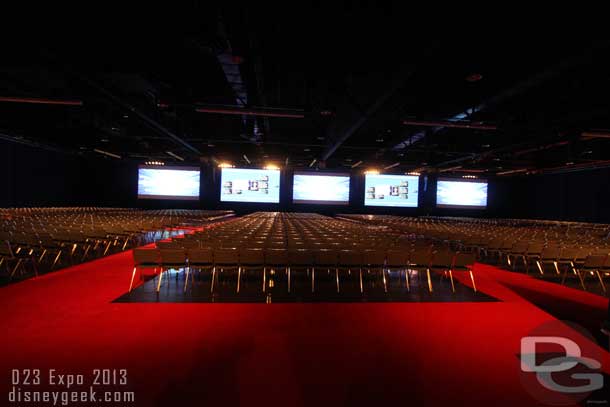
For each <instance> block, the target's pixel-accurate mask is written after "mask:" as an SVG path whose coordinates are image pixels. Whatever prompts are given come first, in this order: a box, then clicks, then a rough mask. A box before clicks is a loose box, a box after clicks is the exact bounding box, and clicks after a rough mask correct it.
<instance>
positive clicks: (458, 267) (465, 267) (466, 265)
mask: <svg viewBox="0 0 610 407" xmlns="http://www.w3.org/2000/svg"><path fill="white" fill-rule="evenodd" d="M475 262H476V257H475V255H474V254H473V253H457V254H456V255H455V257H454V259H453V266H452V267H451V268H452V269H453V271H468V273H469V274H470V281H471V282H472V289H473V290H474V292H475V293H476V292H477V286H476V284H475V282H474V275H473V273H472V268H473V266H474V263H475Z"/></svg>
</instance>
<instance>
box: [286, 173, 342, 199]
mask: <svg viewBox="0 0 610 407" xmlns="http://www.w3.org/2000/svg"><path fill="white" fill-rule="evenodd" d="M297 175H301V176H314V177H316V176H317V177H347V180H348V183H349V184H348V191H347V201H328V200H309V199H296V200H295V199H294V178H295V177H296V176H297ZM351 183H352V175H351V174H350V173H349V172H330V171H329V172H318V171H294V172H293V173H292V184H291V186H292V204H293V205H337V206H349V205H350V201H351V199H350V198H351V193H352V186H351Z"/></svg>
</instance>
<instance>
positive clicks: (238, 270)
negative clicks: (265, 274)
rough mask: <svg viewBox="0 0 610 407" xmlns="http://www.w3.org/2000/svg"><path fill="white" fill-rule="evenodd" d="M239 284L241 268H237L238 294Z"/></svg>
mask: <svg viewBox="0 0 610 407" xmlns="http://www.w3.org/2000/svg"><path fill="white" fill-rule="evenodd" d="M240 283H241V267H238V268H237V292H238V293H239V286H240Z"/></svg>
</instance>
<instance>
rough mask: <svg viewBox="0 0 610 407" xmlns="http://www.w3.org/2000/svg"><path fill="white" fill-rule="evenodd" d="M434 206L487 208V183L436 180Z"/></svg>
mask: <svg viewBox="0 0 610 407" xmlns="http://www.w3.org/2000/svg"><path fill="white" fill-rule="evenodd" d="M436 206H437V207H439V208H478V209H484V208H486V207H487V182H485V181H477V182H470V181H451V180H438V182H437V184H436Z"/></svg>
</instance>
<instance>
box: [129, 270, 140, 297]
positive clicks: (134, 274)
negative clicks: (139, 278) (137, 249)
mask: <svg viewBox="0 0 610 407" xmlns="http://www.w3.org/2000/svg"><path fill="white" fill-rule="evenodd" d="M137 269H138V266H136V267H134V268H133V272H132V273H131V282H130V283H129V291H128V292H129V293H130V292H131V288H132V287H133V279H134V278H135V277H136V270H137Z"/></svg>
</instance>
